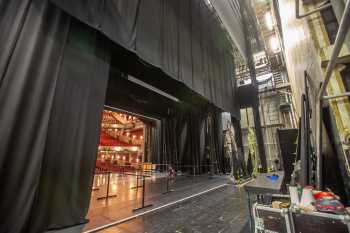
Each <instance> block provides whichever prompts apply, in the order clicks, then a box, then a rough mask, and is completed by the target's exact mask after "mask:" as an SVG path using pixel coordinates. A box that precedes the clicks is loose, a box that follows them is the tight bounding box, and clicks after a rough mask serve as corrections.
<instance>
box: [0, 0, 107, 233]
mask: <svg viewBox="0 0 350 233" xmlns="http://www.w3.org/2000/svg"><path fill="white" fill-rule="evenodd" d="M86 13H87V14H88V12H86ZM0 26H1V29H2V33H1V34H0V42H1V43H0V50H1V53H0V75H1V76H0V81H1V82H0V133H1V140H0V180H1V181H0V182H1V183H0V185H1V188H2V191H1V193H0V209H1V210H2V211H1V213H0V219H1V221H0V232H6V233H22V232H23V233H24V232H25V233H28V232H29V233H30V232H33V233H37V232H44V231H45V230H47V229H58V228H64V227H67V226H72V225H76V224H79V223H82V222H83V221H84V217H85V215H86V212H87V208H88V205H89V200H90V189H91V185H92V178H93V171H94V170H93V169H94V163H95V159H96V151H97V145H98V137H99V123H100V118H101V110H102V108H103V104H104V96H105V91H106V83H107V79H108V73H109V65H108V64H109V62H108V54H107V53H106V51H108V48H104V47H102V48H101V47H100V46H101V45H102V46H106V45H107V44H108V43H106V42H104V43H101V41H99V42H98V40H99V35H98V33H96V32H95V31H93V30H92V29H90V28H89V27H87V26H84V25H83V24H81V23H78V22H76V21H75V20H72V19H71V17H70V16H68V15H67V14H65V13H63V12H62V11H61V10H60V9H58V8H56V7H55V6H54V5H52V4H51V3H49V2H48V1H46V0H28V1H7V0H0Z"/></svg>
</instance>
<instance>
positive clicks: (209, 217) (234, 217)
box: [99, 185, 249, 233]
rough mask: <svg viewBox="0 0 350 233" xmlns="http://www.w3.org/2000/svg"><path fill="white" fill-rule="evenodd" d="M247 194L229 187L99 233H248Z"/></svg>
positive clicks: (231, 186)
mask: <svg viewBox="0 0 350 233" xmlns="http://www.w3.org/2000/svg"><path fill="white" fill-rule="evenodd" d="M244 197H245V196H244V191H243V190H239V189H237V188H235V187H234V186H233V185H227V186H224V187H222V188H219V189H217V190H215V191H212V192H209V193H206V194H204V195H201V196H198V197H196V198H193V199H190V200H188V201H186V202H183V203H181V204H178V205H174V206H172V207H169V208H166V209H162V210H160V211H157V212H155V213H152V214H147V215H144V216H142V217H140V218H136V219H134V220H131V221H129V222H126V223H124V224H120V225H118V226H115V227H111V228H108V229H105V230H102V231H99V232H100V233H144V232H145V233H146V232H147V233H190V232H191V233H216V232H220V233H249V227H248V226H249V225H248V218H247V215H248V212H247V209H246V202H245V198H244Z"/></svg>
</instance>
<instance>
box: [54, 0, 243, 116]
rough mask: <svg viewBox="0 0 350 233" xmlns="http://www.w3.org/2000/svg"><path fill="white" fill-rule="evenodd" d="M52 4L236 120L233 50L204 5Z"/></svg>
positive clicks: (138, 1)
mask: <svg viewBox="0 0 350 233" xmlns="http://www.w3.org/2000/svg"><path fill="white" fill-rule="evenodd" d="M51 1H52V2H53V3H55V4H56V5H57V6H59V7H60V8H62V9H63V10H64V11H66V12H68V13H69V14H70V15H72V16H74V17H76V18H78V19H79V20H81V21H82V22H84V23H87V24H88V25H90V26H92V27H94V28H95V29H97V30H100V31H101V32H102V33H104V34H105V35H107V36H108V37H109V38H110V39H111V40H113V41H114V42H116V43H117V44H119V45H121V46H122V47H124V48H125V49H127V50H129V51H132V52H134V53H136V54H137V55H138V57H139V58H141V59H142V60H143V62H145V63H148V64H151V65H152V66H154V67H157V68H160V69H162V71H164V72H165V73H166V74H167V76H164V77H167V78H173V79H175V80H177V81H179V82H181V83H184V84H185V85H186V86H187V87H188V88H190V89H192V90H194V91H195V92H196V93H198V94H200V95H201V96H203V97H204V98H205V99H207V100H209V101H210V102H211V103H213V104H214V105H215V106H217V107H219V108H221V109H223V110H225V111H227V112H231V113H232V114H233V115H234V116H235V117H236V118H237V119H239V111H238V105H237V104H236V100H234V97H235V96H234V92H235V91H236V88H235V83H234V82H232V81H233V80H234V77H235V73H234V68H233V67H234V58H233V54H232V52H233V49H232V44H231V41H230V40H229V39H228V36H227V33H226V31H224V29H223V27H222V25H221V22H220V21H219V19H218V17H217V15H216V13H215V12H214V10H213V9H212V8H210V7H209V6H208V5H207V4H206V3H205V2H204V1H202V0H191V1H188V0H177V1H173V0H165V1H163V0H128V1H125V0H110V1H100V0H89V1H85V0H84V1H83V0H75V1H70V0H51ZM79 6H81V7H80V8H79ZM139 78H141V79H142V78H143V79H144V81H146V82H147V81H149V80H147V77H139ZM163 82H166V80H164V81H163ZM159 85H160V86H161V87H165V88H167V87H166V85H164V83H163V84H159ZM165 91H166V90H165ZM179 97H181V93H179Z"/></svg>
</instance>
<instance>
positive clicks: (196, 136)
mask: <svg viewBox="0 0 350 233" xmlns="http://www.w3.org/2000/svg"><path fill="white" fill-rule="evenodd" d="M160 134H161V151H162V153H161V158H160V160H159V162H160V163H166V164H172V166H174V168H176V169H177V170H181V171H182V172H188V173H191V174H204V173H207V172H209V171H211V172H213V173H224V172H226V165H225V159H224V157H225V156H224V154H223V149H222V148H223V139H222V137H223V133H222V126H221V112H220V111H219V109H217V108H215V107H213V106H210V107H208V106H207V107H205V108H203V109H196V108H192V109H189V110H187V111H182V112H181V113H179V112H176V113H175V112H174V113H173V114H171V115H170V116H169V117H167V118H163V119H162V124H161V132H160Z"/></svg>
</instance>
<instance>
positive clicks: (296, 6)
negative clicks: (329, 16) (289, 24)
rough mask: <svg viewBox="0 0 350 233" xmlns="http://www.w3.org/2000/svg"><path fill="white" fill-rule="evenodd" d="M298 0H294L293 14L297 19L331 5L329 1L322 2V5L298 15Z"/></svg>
mask: <svg viewBox="0 0 350 233" xmlns="http://www.w3.org/2000/svg"><path fill="white" fill-rule="evenodd" d="M299 1H300V0H295V16H296V18H297V19H302V18H305V17H307V16H309V15H312V14H314V13H317V12H319V11H322V10H325V9H327V8H329V7H331V6H332V4H331V3H326V2H325V3H323V4H324V5H323V4H322V6H320V7H318V8H316V9H314V10H312V11H309V12H307V13H305V14H302V15H300V3H299ZM327 2H328V1H327Z"/></svg>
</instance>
